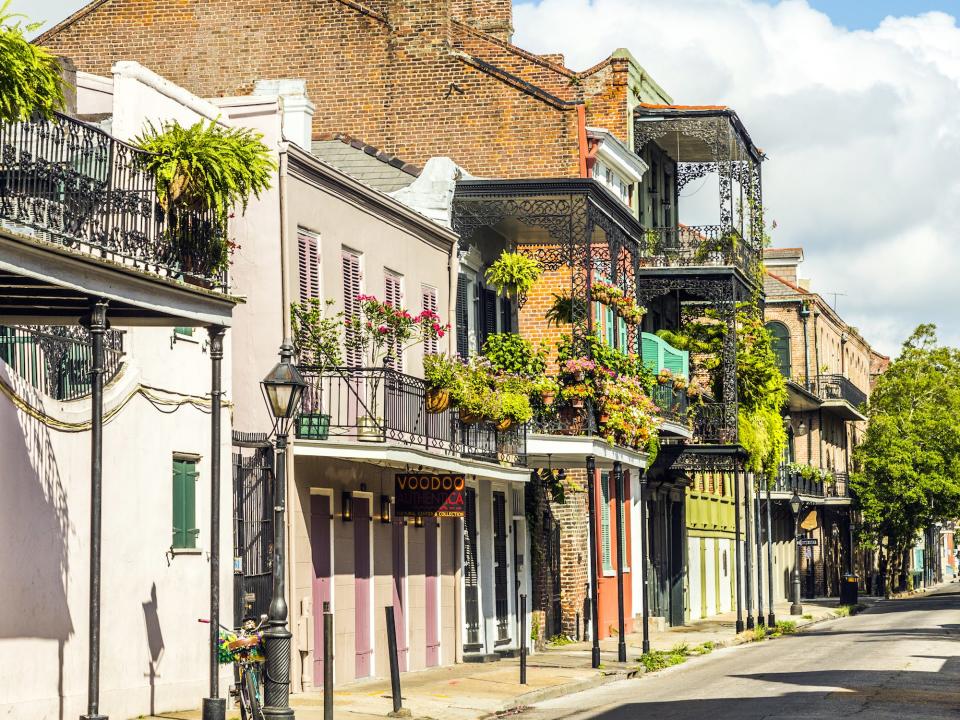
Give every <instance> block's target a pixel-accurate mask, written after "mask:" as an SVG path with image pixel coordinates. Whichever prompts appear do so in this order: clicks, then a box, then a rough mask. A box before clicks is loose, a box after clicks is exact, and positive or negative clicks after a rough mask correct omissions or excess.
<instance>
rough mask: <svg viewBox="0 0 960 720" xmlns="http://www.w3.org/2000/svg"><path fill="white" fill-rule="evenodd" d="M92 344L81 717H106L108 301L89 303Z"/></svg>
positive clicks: (87, 719)
mask: <svg viewBox="0 0 960 720" xmlns="http://www.w3.org/2000/svg"><path fill="white" fill-rule="evenodd" d="M88 328H89V330H90V341H91V344H92V346H93V358H92V360H93V367H92V368H91V369H90V619H89V622H90V645H89V648H88V650H87V673H88V674H87V714H86V715H81V716H80V718H81V720H107V716H106V715H101V714H100V536H101V527H102V514H101V511H102V507H101V503H102V500H103V336H104V334H105V333H106V331H107V301H106V300H104V299H102V298H101V299H98V300H94V301H92V302H91V304H90V316H89V320H88Z"/></svg>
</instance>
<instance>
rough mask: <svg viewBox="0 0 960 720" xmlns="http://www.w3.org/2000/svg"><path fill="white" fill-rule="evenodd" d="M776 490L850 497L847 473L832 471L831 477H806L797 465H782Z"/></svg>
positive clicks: (775, 485)
mask: <svg viewBox="0 0 960 720" xmlns="http://www.w3.org/2000/svg"><path fill="white" fill-rule="evenodd" d="M773 490H774V491H775V492H783V493H791V494H792V493H793V492H796V493H797V494H798V495H809V496H812V497H818V498H846V497H849V494H848V488H847V473H845V472H832V473H830V478H829V479H826V480H825V479H823V478H819V477H813V476H812V475H810V474H808V475H807V476H806V477H804V474H803V472H801V471H800V470H799V469H797V468H796V467H790V466H789V465H781V466H780V468H779V470H778V471H777V479H776V481H775V483H774V487H773Z"/></svg>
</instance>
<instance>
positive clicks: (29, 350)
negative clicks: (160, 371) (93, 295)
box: [0, 325, 123, 400]
mask: <svg viewBox="0 0 960 720" xmlns="http://www.w3.org/2000/svg"><path fill="white" fill-rule="evenodd" d="M104 341H105V342H104V345H105V352H104V381H105V382H109V381H110V380H112V379H113V378H114V377H115V376H116V375H117V373H118V372H119V371H120V366H121V363H122V359H123V333H121V332H119V331H117V330H108V331H107V334H106V336H105V338H104ZM0 360H2V361H3V362H5V363H6V364H7V365H9V366H10V367H11V368H13V371H14V372H15V373H17V375H19V376H20V377H22V378H23V379H24V380H26V381H27V382H28V383H29V384H30V385H32V386H33V387H34V388H36V389H37V390H39V391H40V392H41V393H43V394H44V395H48V396H49V397H52V398H53V399H55V400H76V399H78V398H81V397H84V396H85V395H89V394H90V369H91V367H92V365H93V348H92V347H91V345H90V334H89V332H87V330H86V329H84V328H83V327H82V326H43V327H39V326H15V327H10V326H6V325H0Z"/></svg>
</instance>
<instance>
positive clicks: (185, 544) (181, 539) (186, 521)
mask: <svg viewBox="0 0 960 720" xmlns="http://www.w3.org/2000/svg"><path fill="white" fill-rule="evenodd" d="M196 524H197V463H196V461H194V460H179V459H175V460H174V461H173V545H172V547H174V548H195V547H196V546H197V535H198V534H199V532H200V531H199V529H198V528H197V527H196Z"/></svg>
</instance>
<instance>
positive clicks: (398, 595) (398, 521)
mask: <svg viewBox="0 0 960 720" xmlns="http://www.w3.org/2000/svg"><path fill="white" fill-rule="evenodd" d="M393 617H394V620H395V622H396V630H397V662H398V664H399V666H400V672H406V671H407V662H408V658H407V655H408V654H409V650H410V648H409V644H408V642H407V528H406V526H405V525H404V524H403V518H394V520H393Z"/></svg>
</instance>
